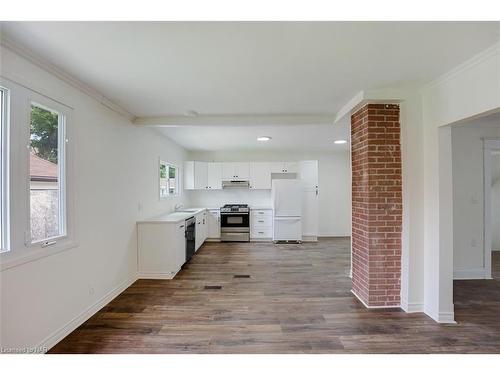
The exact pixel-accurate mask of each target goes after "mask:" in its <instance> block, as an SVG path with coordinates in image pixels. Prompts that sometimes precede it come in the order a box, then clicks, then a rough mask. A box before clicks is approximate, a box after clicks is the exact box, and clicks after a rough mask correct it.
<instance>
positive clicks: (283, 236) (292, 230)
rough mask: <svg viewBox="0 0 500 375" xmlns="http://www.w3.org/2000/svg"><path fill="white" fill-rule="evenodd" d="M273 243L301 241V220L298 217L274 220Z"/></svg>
mask: <svg viewBox="0 0 500 375" xmlns="http://www.w3.org/2000/svg"><path fill="white" fill-rule="evenodd" d="M273 240H274V241H301V240H302V220H301V219H300V217H298V218H297V217H281V218H277V217H275V218H274V234H273Z"/></svg>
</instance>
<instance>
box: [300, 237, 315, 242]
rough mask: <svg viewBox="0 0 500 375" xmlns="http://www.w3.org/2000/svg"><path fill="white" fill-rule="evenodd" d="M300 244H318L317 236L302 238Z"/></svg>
mask: <svg viewBox="0 0 500 375" xmlns="http://www.w3.org/2000/svg"><path fill="white" fill-rule="evenodd" d="M302 242H318V236H302Z"/></svg>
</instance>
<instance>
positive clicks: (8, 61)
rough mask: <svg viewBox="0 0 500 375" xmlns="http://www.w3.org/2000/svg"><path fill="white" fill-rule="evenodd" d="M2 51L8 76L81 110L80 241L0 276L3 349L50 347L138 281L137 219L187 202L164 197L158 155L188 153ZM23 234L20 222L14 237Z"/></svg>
mask: <svg viewBox="0 0 500 375" xmlns="http://www.w3.org/2000/svg"><path fill="white" fill-rule="evenodd" d="M0 52H1V53H0V55H1V63H0V66H1V75H2V76H3V77H5V78H7V79H9V80H11V81H15V82H18V83H20V84H22V85H24V86H26V87H29V88H31V89H33V90H36V91H38V92H40V93H43V94H44V95H46V96H48V97H50V98H53V99H55V100H58V101H60V102H62V103H65V104H67V105H69V106H71V107H73V108H74V111H73V116H72V124H71V126H74V127H75V130H76V135H75V137H74V140H73V141H76V155H75V156H76V158H75V159H76V163H75V168H76V172H77V173H76V174H77V189H76V190H77V191H76V193H77V199H76V204H77V211H76V216H77V227H78V228H77V231H78V246H77V247H75V248H72V249H70V250H66V251H63V252H60V253H57V254H54V255H51V256H48V257H45V258H41V259H38V260H35V261H31V262H28V263H25V264H22V265H19V266H16V267H13V268H9V269H6V270H3V271H2V272H1V275H0V277H1V333H0V334H1V340H0V341H1V343H2V347H25V346H34V345H39V344H42V345H51V344H53V343H54V342H55V341H56V340H58V339H60V338H61V337H62V335H64V333H67V332H65V329H66V328H73V327H74V326H75V325H78V324H79V323H81V320H82V319H83V318H85V317H86V315H85V314H86V312H87V313H88V312H89V311H92V307H93V306H94V307H95V308H98V307H99V303H100V302H106V301H105V299H106V296H110V295H112V294H113V292H118V291H120V290H121V289H122V288H124V287H126V286H128V285H129V283H130V282H131V281H133V280H134V279H135V277H136V272H137V244H136V224H135V223H136V220H138V219H140V218H143V217H148V216H152V215H156V214H159V213H161V212H164V211H170V210H172V208H173V206H174V205H175V204H176V203H177V202H182V201H184V197H181V198H176V199H170V200H166V201H161V202H160V201H159V199H158V186H157V184H158V174H157V168H158V158H159V157H160V156H161V157H162V159H164V160H168V161H172V162H175V163H179V164H181V163H182V162H183V160H185V156H186V152H185V151H184V150H183V149H182V148H181V147H179V146H178V145H176V144H174V143H173V142H171V141H170V140H169V139H167V138H165V137H163V136H161V135H159V133H157V132H154V131H152V130H149V129H145V128H138V127H135V126H133V125H132V124H131V123H130V121H129V120H128V119H126V118H124V117H122V116H121V115H118V114H116V113H115V112H112V111H110V110H109V109H107V108H105V107H103V106H102V105H101V104H99V103H98V102H97V101H96V100H95V99H93V98H90V97H89V96H87V95H85V94H83V93H82V92H80V91H78V90H76V89H75V88H74V87H72V86H69V85H68V84H66V83H64V82H62V81H61V80H59V79H57V78H56V77H55V76H53V75H51V74H49V73H48V72H47V71H45V70H42V69H40V68H39V67H37V66H35V65H34V64H32V63H31V62H29V61H28V60H26V59H24V58H22V57H20V56H18V55H16V54H14V53H13V52H11V51H10V50H7V49H5V48H3V49H2V50H1V51H0ZM26 126H28V124H26ZM13 162H14V163H15V161H13ZM13 199H14V198H13ZM22 232H23V228H19V227H13V228H12V237H15V238H19V236H22ZM23 250H24V249H23V248H15V249H12V252H11V253H10V254H9V256H12V255H15V252H19V253H18V254H20V253H22V252H23ZM2 257H4V255H2ZM2 259H3V258H2ZM89 309H90V310H89Z"/></svg>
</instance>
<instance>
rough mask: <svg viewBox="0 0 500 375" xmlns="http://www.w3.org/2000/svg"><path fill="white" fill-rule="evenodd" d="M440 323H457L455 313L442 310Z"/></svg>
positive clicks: (439, 316) (439, 318)
mask: <svg viewBox="0 0 500 375" xmlns="http://www.w3.org/2000/svg"><path fill="white" fill-rule="evenodd" d="M438 323H442V324H457V322H456V321H455V313H454V312H453V311H451V312H440V313H439V315H438Z"/></svg>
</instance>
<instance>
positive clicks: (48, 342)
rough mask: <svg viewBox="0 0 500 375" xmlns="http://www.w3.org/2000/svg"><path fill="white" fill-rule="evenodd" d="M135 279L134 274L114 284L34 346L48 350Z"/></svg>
mask: <svg viewBox="0 0 500 375" xmlns="http://www.w3.org/2000/svg"><path fill="white" fill-rule="evenodd" d="M136 281H137V278H136V277H135V276H134V277H132V278H131V279H129V280H125V281H124V282H122V283H121V284H120V285H118V286H116V287H115V288H113V289H112V290H110V291H109V292H108V293H106V294H105V295H104V296H102V297H101V298H100V299H99V300H97V301H96V302H95V303H94V304H93V305H91V306H90V307H89V308H87V309H86V310H85V311H83V312H81V313H80V314H78V315H77V316H76V317H74V318H73V319H71V320H70V321H69V322H68V323H66V324H65V325H63V326H62V327H61V328H59V329H58V330H57V331H55V332H54V333H52V334H50V335H49V336H48V337H46V338H45V339H44V340H42V341H41V343H40V344H38V345H37V346H36V347H38V348H47V350H49V349H50V348H52V347H53V346H54V345H56V344H57V343H58V342H59V341H61V340H62V339H64V338H65V337H66V336H67V335H69V334H70V333H71V332H73V331H74V330H75V329H76V328H78V327H79V326H80V325H82V324H83V323H84V322H85V321H86V320H88V319H89V318H90V317H91V316H92V315H94V314H95V313H97V312H98V311H99V310H100V309H102V308H103V307H104V306H106V305H107V304H108V303H110V302H111V301H112V300H114V299H115V298H116V297H117V296H118V295H119V294H120V293H122V292H123V291H124V290H125V289H127V288H128V287H129V286H130V285H132V284H133V283H134V282H136Z"/></svg>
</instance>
